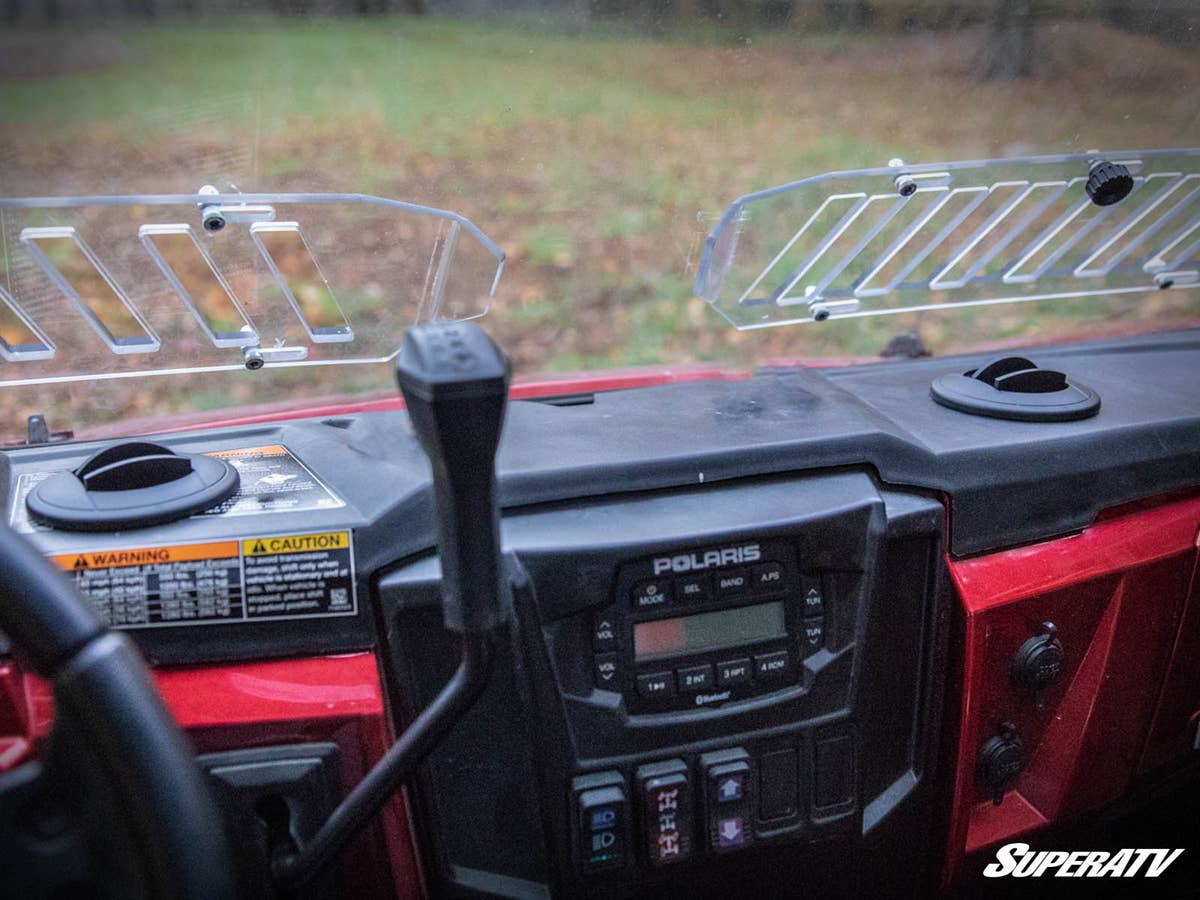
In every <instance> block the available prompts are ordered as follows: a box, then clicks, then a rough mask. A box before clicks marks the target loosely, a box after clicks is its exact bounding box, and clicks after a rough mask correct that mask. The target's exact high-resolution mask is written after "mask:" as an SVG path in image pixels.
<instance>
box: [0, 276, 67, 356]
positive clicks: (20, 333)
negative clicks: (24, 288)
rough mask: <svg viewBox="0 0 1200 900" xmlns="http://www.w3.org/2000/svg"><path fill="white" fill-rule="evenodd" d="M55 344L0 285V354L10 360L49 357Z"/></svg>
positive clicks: (52, 353)
mask: <svg viewBox="0 0 1200 900" xmlns="http://www.w3.org/2000/svg"><path fill="white" fill-rule="evenodd" d="M53 355H54V344H53V342H52V341H51V340H50V338H48V337H46V335H44V334H43V333H42V331H41V329H39V328H38V327H37V325H35V324H34V322H33V319H31V318H30V317H29V316H27V315H25V312H24V311H23V310H22V309H21V307H19V306H18V305H17V301H15V300H14V299H13V298H12V297H10V296H9V294H8V291H6V290H4V288H2V287H0V356H2V357H4V358H5V359H6V360H8V361H9V362H20V361H21V360H33V359H49V358H50V357H52V356H53Z"/></svg>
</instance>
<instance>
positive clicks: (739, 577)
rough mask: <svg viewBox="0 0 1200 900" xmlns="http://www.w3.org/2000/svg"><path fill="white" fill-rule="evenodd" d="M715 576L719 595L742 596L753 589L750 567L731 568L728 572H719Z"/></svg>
mask: <svg viewBox="0 0 1200 900" xmlns="http://www.w3.org/2000/svg"><path fill="white" fill-rule="evenodd" d="M715 578H716V582H717V596H718V597H740V596H742V595H744V594H748V593H750V591H751V590H752V588H751V580H750V570H749V569H730V570H729V571H728V572H718V573H717V574H716V576H715Z"/></svg>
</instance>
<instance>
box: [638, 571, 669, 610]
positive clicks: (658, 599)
mask: <svg viewBox="0 0 1200 900" xmlns="http://www.w3.org/2000/svg"><path fill="white" fill-rule="evenodd" d="M670 602H671V582H670V581H668V580H667V579H666V578H651V579H649V580H648V581H642V582H639V583H638V584H636V585H634V587H633V607H634V609H655V608H656V607H659V606H666V605H668V604H669V603H670Z"/></svg>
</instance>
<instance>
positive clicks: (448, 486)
mask: <svg viewBox="0 0 1200 900" xmlns="http://www.w3.org/2000/svg"><path fill="white" fill-rule="evenodd" d="M510 371H511V369H510V365H509V361H508V357H506V356H505V355H504V353H503V351H502V350H501V349H500V348H499V347H497V346H496V344H495V343H493V342H492V340H491V338H489V337H488V336H487V335H486V334H484V332H483V331H482V330H481V329H480V328H479V326H478V325H475V324H474V323H472V322H430V323H427V324H423V325H414V326H412V327H410V328H409V329H408V330H407V331H406V332H405V334H404V343H403V344H402V345H401V347H400V355H399V359H398V360H397V362H396V380H397V382H398V383H399V385H400V390H401V392H402V393H403V394H404V402H405V403H406V404H407V406H408V414H409V417H410V419H411V420H412V426H413V430H414V431H415V432H416V435H417V439H418V440H419V441H420V442H421V447H422V448H423V449H424V451H425V455H426V456H427V457H429V462H430V465H431V466H432V468H433V491H434V499H435V501H436V504H437V520H438V521H437V524H438V552H439V554H440V556H441V562H442V605H443V612H444V615H445V621H446V627H447V628H449V629H451V630H452V631H456V632H462V633H465V632H474V633H480V632H487V631H490V630H491V629H493V628H494V627H495V626H496V625H498V624H500V623H501V622H502V621H504V619H505V618H506V615H507V608H506V606H505V598H506V593H505V592H504V591H503V590H502V588H501V572H500V514H499V507H498V506H497V503H496V448H497V446H498V445H499V443H500V431H501V428H502V427H503V425H504V411H505V407H506V405H507V403H508V381H509V373H510Z"/></svg>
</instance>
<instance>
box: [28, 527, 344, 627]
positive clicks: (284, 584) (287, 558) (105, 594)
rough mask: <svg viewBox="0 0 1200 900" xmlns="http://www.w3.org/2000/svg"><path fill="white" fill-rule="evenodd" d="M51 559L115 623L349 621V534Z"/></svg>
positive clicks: (243, 540) (256, 539) (90, 553)
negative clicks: (327, 618)
mask: <svg viewBox="0 0 1200 900" xmlns="http://www.w3.org/2000/svg"><path fill="white" fill-rule="evenodd" d="M50 559H51V560H52V561H53V562H54V563H55V564H57V565H58V567H59V568H61V569H63V570H64V571H66V572H67V573H68V575H69V576H70V577H71V578H72V579H73V580H74V582H75V588H76V590H78V591H79V592H80V594H81V595H82V596H84V597H87V598H88V599H89V600H91V602H92V605H93V606H94V607H95V609H96V611H97V612H98V613H99V614H100V617H101V618H102V619H104V620H105V621H106V622H107V623H108V624H109V625H111V626H113V627H117V628H153V627H163V626H179V625H212V624H220V623H230V622H249V621H264V620H270V619H306V618H320V617H325V616H348V615H354V613H356V612H357V611H358V602H357V596H356V593H355V588H354V545H353V541H352V538H351V533H350V532H349V531H330V532H323V533H320V534H286V535H269V536H263V537H252V538H239V539H237V540H228V541H216V542H209V543H202V544H177V545H173V546H166V547H136V548H128V549H120V550H97V551H88V552H84V553H64V554H62V555H59V556H52V557H50Z"/></svg>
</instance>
